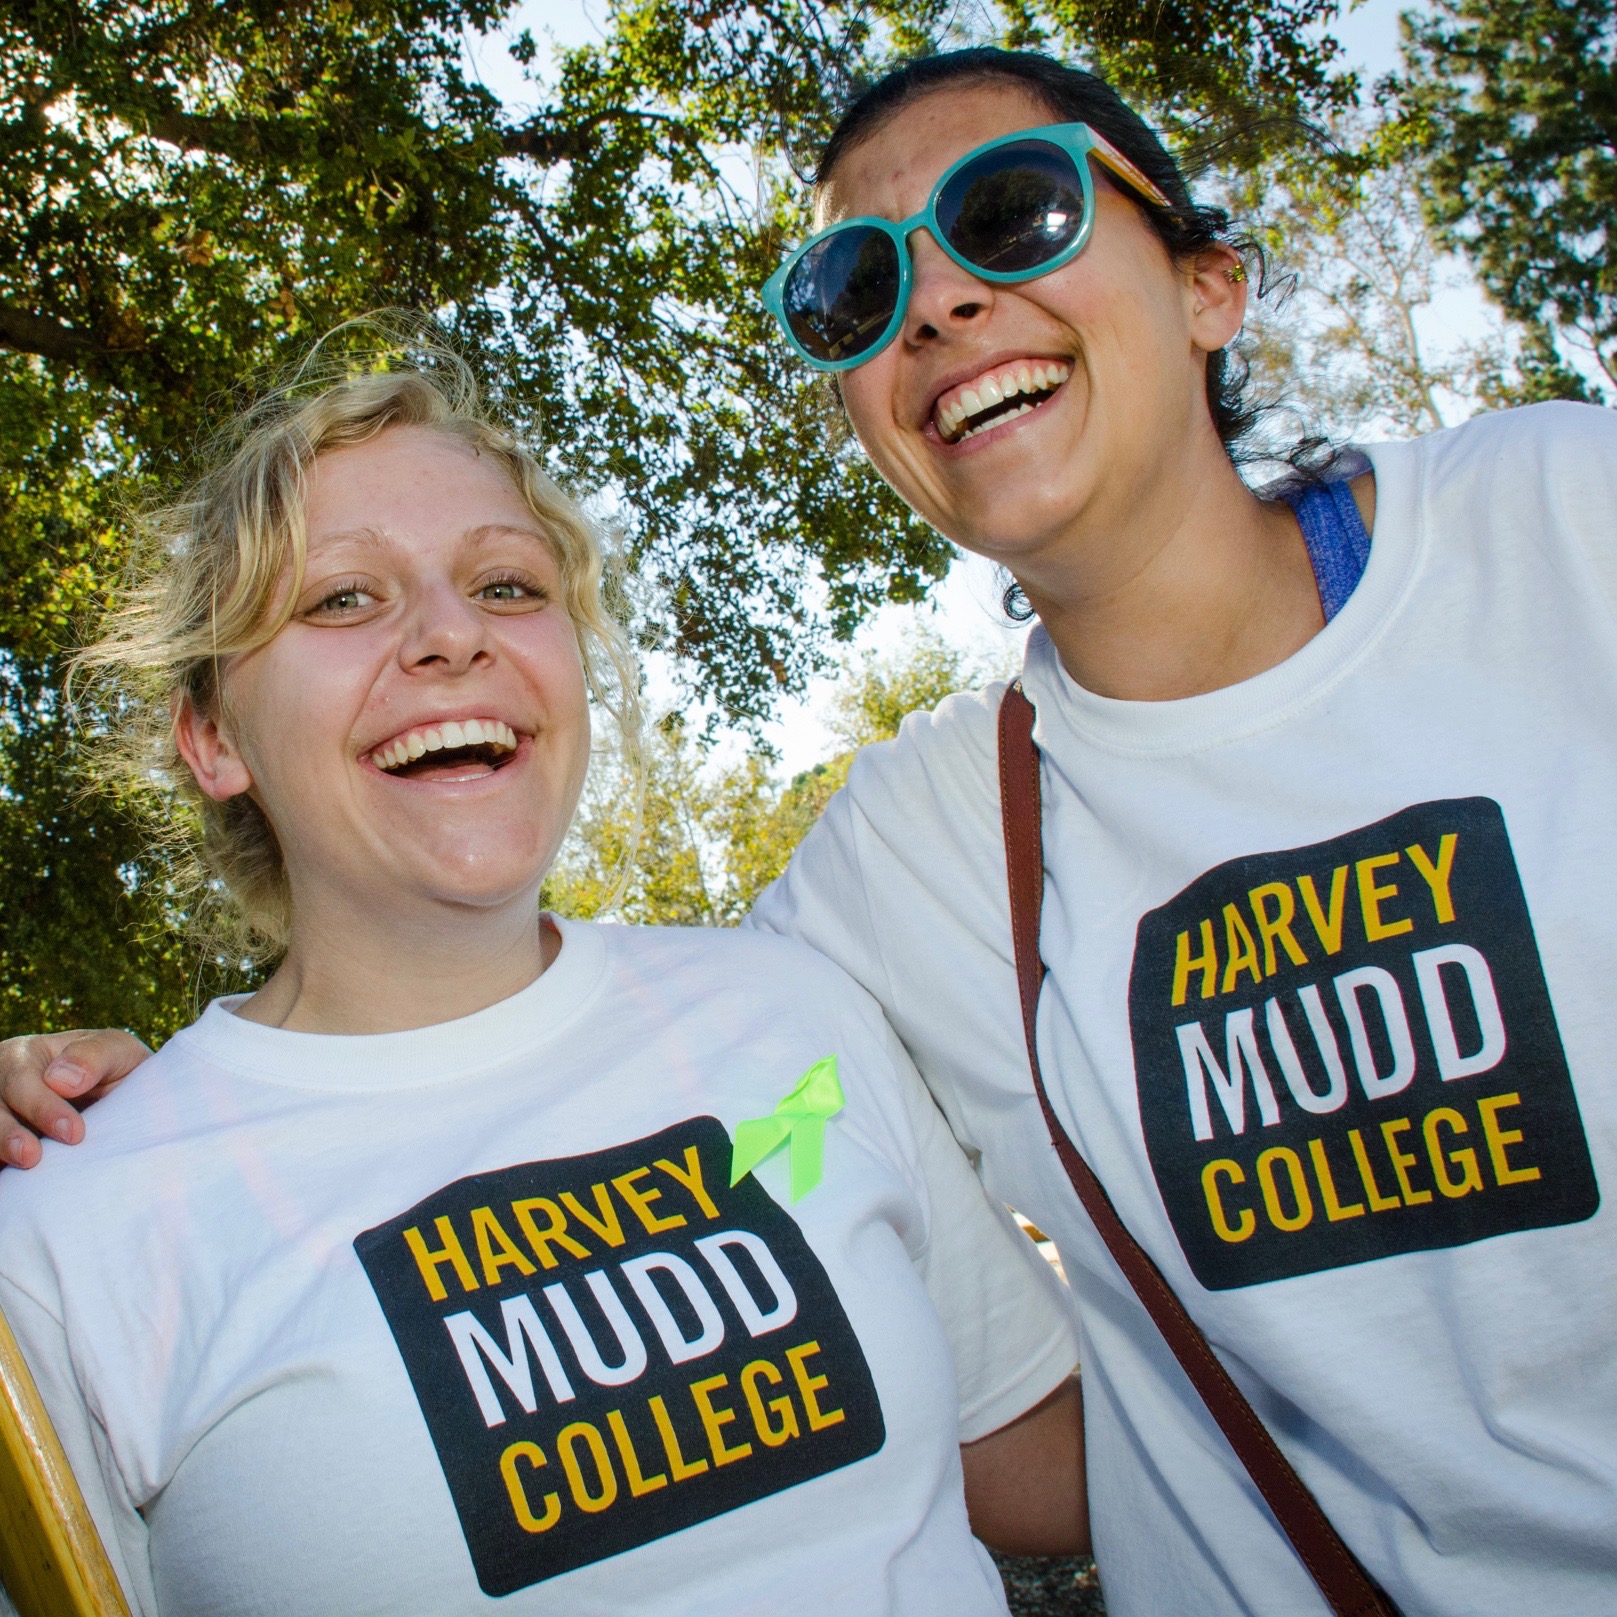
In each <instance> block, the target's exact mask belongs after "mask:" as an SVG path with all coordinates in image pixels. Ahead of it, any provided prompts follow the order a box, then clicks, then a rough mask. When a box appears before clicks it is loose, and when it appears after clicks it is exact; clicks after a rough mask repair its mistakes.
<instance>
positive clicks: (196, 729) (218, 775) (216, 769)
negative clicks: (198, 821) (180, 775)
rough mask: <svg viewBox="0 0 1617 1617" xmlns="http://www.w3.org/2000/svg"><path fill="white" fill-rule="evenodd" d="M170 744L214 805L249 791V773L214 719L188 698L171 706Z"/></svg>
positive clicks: (250, 776) (233, 745) (232, 744)
mask: <svg viewBox="0 0 1617 1617" xmlns="http://www.w3.org/2000/svg"><path fill="white" fill-rule="evenodd" d="M174 745H175V746H176V747H177V748H178V749H179V753H180V756H181V757H182V758H183V759H184V760H185V761H186V764H187V765H188V766H189V768H190V770H191V773H192V774H193V775H194V776H196V783H197V785H198V786H200V787H201V788H202V790H203V791H204V792H205V793H206V794H207V795H208V796H209V797H211V798H212V799H213V800H214V801H215V802H216V803H223V802H224V801H226V799H228V798H232V797H240V796H241V794H242V793H243V792H247V791H251V790H252V785H253V777H252V773H251V772H250V771H249V770H248V768H247V765H246V762H245V761H244V760H243V758H242V756H241V754H240V752H238V751H237V750H236V745H235V743H234V742H233V741H232V740H231V739H230V736H229V735H228V734H227V733H226V732H225V730H224V729H223V728H222V727H221V725H220V723H219V721H218V719H216V718H214V717H212V716H211V715H209V714H206V713H203V712H202V711H201V710H200V709H199V708H198V707H197V706H196V704H195V703H194V702H193V701H192V700H191V698H190V697H189V696H182V697H180V698H178V700H177V701H176V702H175V704H174Z"/></svg>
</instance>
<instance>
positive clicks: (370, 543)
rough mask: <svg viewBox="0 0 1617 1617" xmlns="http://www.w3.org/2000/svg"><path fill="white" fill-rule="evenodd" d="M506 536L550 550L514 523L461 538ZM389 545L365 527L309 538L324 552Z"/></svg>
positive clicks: (487, 525)
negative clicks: (527, 540)
mask: <svg viewBox="0 0 1617 1617" xmlns="http://www.w3.org/2000/svg"><path fill="white" fill-rule="evenodd" d="M507 534H509V535H512V536H514V537H516V538H519V539H532V540H535V541H536V542H537V543H539V544H541V545H543V546H544V547H545V548H546V549H547V550H548V549H549V548H550V541H549V539H547V538H546V537H545V535H544V534H543V533H541V532H540V530H539V529H538V528H526V527H521V526H519V525H518V524H516V523H514V522H483V523H479V524H478V526H477V527H475V528H468V529H467V530H466V531H465V533H464V534H463V535H462V537H463V538H465V539H469V540H471V541H473V542H474V543H479V544H480V543H482V542H484V541H485V540H489V539H497V538H499V537H501V536H502V535H507ZM389 543H391V540H390V538H389V536H388V535H387V534H386V533H385V532H384V531H383V530H382V529H380V528H372V527H369V526H366V527H362V528H344V529H342V530H341V531H340V532H338V533H328V534H321V535H319V536H318V538H311V546H310V548H311V549H312V548H313V546H314V545H316V544H317V545H318V546H319V547H320V549H321V550H326V549H329V548H331V547H333V546H336V545H358V546H361V547H364V548H366V549H380V548H382V547H384V546H386V545H388V544H389Z"/></svg>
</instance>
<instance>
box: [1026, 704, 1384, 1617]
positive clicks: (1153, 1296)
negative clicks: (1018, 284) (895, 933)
mask: <svg viewBox="0 0 1617 1617" xmlns="http://www.w3.org/2000/svg"><path fill="white" fill-rule="evenodd" d="M999 791H1000V805H1001V812H1002V815H1003V818H1004V824H1005V867H1006V876H1007V879H1008V881H1009V884H1010V891H1011V937H1012V940H1013V942H1014V944H1015V948H1016V980H1017V985H1018V987H1019V988H1020V990H1021V997H1022V1026H1023V1029H1024V1030H1025V1032H1026V1034H1027V1057H1028V1065H1029V1066H1030V1067H1031V1068H1032V1071H1033V1087H1034V1089H1035V1091H1036V1092H1037V1093H1038V1097H1039V1105H1040V1107H1041V1108H1042V1109H1043V1111H1044V1121H1045V1125H1046V1127H1047V1128H1048V1129H1049V1130H1050V1139H1051V1141H1052V1143H1053V1144H1054V1145H1055V1148H1056V1154H1057V1156H1059V1157H1060V1159H1061V1165H1062V1167H1064V1168H1065V1169H1066V1170H1067V1177H1068V1178H1069V1179H1070V1180H1071V1181H1072V1188H1073V1189H1074V1190H1075V1191H1077V1192H1078V1199H1079V1201H1080V1202H1082V1203H1083V1206H1084V1211H1085V1212H1086V1213H1088V1214H1089V1217H1090V1219H1091V1221H1092V1222H1093V1223H1094V1226H1095V1228H1096V1229H1097V1230H1098V1231H1099V1232H1100V1237H1101V1239H1102V1240H1103V1241H1104V1242H1105V1243H1106V1246H1107V1249H1108V1250H1109V1251H1110V1252H1111V1254H1112V1256H1113V1257H1114V1258H1115V1259H1116V1260H1117V1265H1118V1267H1119V1268H1120V1269H1121V1270H1122V1271H1123V1273H1124V1274H1125V1275H1126V1276H1127V1277H1128V1282H1129V1284H1130V1285H1131V1286H1133V1288H1134V1290H1135V1292H1136V1294H1137V1295H1138V1296H1139V1299H1140V1301H1141V1302H1142V1303H1143V1304H1144V1305H1145V1310H1146V1312H1147V1313H1148V1314H1149V1315H1150V1316H1151V1318H1152V1319H1153V1320H1154V1321H1155V1322H1156V1327H1157V1329H1158V1330H1159V1331H1161V1332H1162V1335H1163V1339H1164V1340H1165V1341H1166V1342H1167V1344H1168V1346H1169V1347H1170V1348H1172V1349H1173V1355H1174V1357H1175V1358H1176V1359H1178V1361H1179V1363H1180V1365H1181V1366H1182V1367H1183V1369H1184V1372H1185V1374H1186V1375H1187V1376H1189V1377H1190V1383H1191V1385H1192V1386H1193V1387H1194V1388H1195V1389H1196V1391H1197V1392H1198V1393H1200V1394H1201V1398H1202V1402H1203V1403H1205V1404H1206V1405H1207V1408H1208V1411H1209V1412H1210V1413H1211V1415H1212V1417H1213V1419H1214V1420H1215V1421H1217V1422H1218V1425H1219V1429H1220V1430H1221V1431H1222V1432H1223V1433H1224V1435H1225V1437H1226V1438H1228V1439H1229V1443H1230V1447H1231V1448H1232V1449H1234V1450H1235V1455H1236V1458H1237V1459H1238V1460H1240V1462H1241V1464H1242V1465H1244V1466H1245V1467H1246V1469H1247V1473H1248V1475H1249V1476H1250V1477H1251V1478H1252V1481H1253V1484H1254V1485H1255V1486H1256V1488H1257V1490H1258V1492H1259V1493H1261V1494H1262V1495H1263V1497H1264V1500H1265V1501H1266V1502H1267V1504H1268V1506H1269V1509H1270V1510H1272V1511H1273V1512H1274V1515H1275V1519H1276V1520H1277V1521H1278V1522H1279V1523H1280V1527H1281V1530H1282V1531H1283V1532H1284V1533H1285V1535H1286V1536H1287V1538H1289V1539H1290V1540H1291V1543H1292V1548H1293V1549H1295V1550H1296V1552H1297V1554H1298V1556H1299V1557H1300V1559H1301V1560H1302V1563H1303V1565H1304V1566H1305V1567H1307V1568H1308V1570H1309V1572H1310V1573H1311V1574H1312V1576H1313V1579H1314V1582H1315V1583H1316V1584H1318V1585H1319V1592H1320V1593H1321V1594H1322V1595H1323V1596H1324V1597H1325V1601H1326V1604H1327V1605H1329V1606H1330V1608H1331V1610H1332V1611H1333V1612H1336V1613H1337V1614H1338V1617H1398V1614H1397V1608H1396V1607H1395V1606H1394V1605H1393V1604H1392V1602H1391V1601H1390V1600H1388V1598H1387V1597H1386V1595H1384V1594H1383V1593H1382V1592H1381V1590H1380V1589H1379V1588H1377V1587H1376V1585H1375V1584H1374V1583H1373V1582H1372V1581H1371V1579H1370V1576H1369V1574H1368V1573H1366V1572H1365V1570H1364V1568H1363V1567H1362V1566H1360V1565H1359V1562H1358V1559H1357V1557H1355V1555H1354V1554H1353V1552H1352V1550H1350V1549H1349V1548H1348V1547H1347V1545H1346V1544H1344V1543H1343V1542H1342V1540H1341V1538H1340V1536H1339V1535H1338V1534H1337V1531H1336V1529H1335V1528H1334V1527H1332V1526H1331V1524H1330V1522H1329V1521H1328V1520H1327V1519H1326V1516H1325V1513H1324V1511H1322V1510H1321V1509H1320V1508H1319V1505H1318V1503H1317V1502H1316V1501H1315V1499H1314V1496H1313V1495H1312V1494H1311V1493H1310V1492H1309V1491H1308V1487H1307V1484H1305V1483H1304V1481H1303V1479H1302V1478H1301V1477H1299V1476H1298V1475H1297V1473H1296V1471H1295V1470H1293V1469H1292V1466H1291V1462H1290V1461H1289V1460H1287V1459H1286V1457H1285V1455H1283V1454H1282V1453H1281V1452H1280V1450H1279V1448H1278V1447H1277V1446H1276V1444H1275V1441H1274V1439H1273V1438H1272V1437H1270V1435H1269V1433H1268V1430H1267V1429H1266V1428H1265V1426H1264V1424H1263V1422H1262V1421H1261V1420H1259V1419H1258V1416H1257V1413H1256V1412H1255V1411H1254V1410H1253V1408H1252V1406H1251V1404H1249V1403H1248V1402H1247V1401H1246V1398H1245V1397H1244V1396H1243V1395H1242V1392H1241V1389H1240V1388H1239V1387H1237V1386H1236V1385H1235V1383H1234V1382H1233V1381H1232V1380H1231V1379H1230V1375H1229V1372H1228V1371H1227V1370H1226V1369H1225V1368H1224V1366H1223V1365H1222V1364H1220V1363H1219V1361H1218V1359H1217V1357H1216V1356H1215V1355H1214V1353H1213V1350H1212V1348H1210V1347H1209V1346H1208V1345H1207V1338H1206V1337H1205V1336H1203V1335H1202V1332H1201V1328H1200V1327H1199V1326H1198V1325H1197V1324H1196V1322H1195V1321H1194V1320H1193V1319H1192V1318H1191V1317H1190V1315H1189V1314H1188V1313H1187V1312H1186V1311H1185V1305H1184V1304H1183V1303H1182V1302H1180V1301H1179V1298H1178V1297H1177V1296H1176V1295H1175V1294H1174V1290H1173V1288H1172V1287H1171V1286H1170V1285H1169V1284H1168V1282H1167V1281H1166V1280H1165V1279H1164V1278H1163V1275H1162V1271H1161V1270H1160V1269H1158V1268H1157V1266H1156V1264H1155V1263H1153V1262H1152V1261H1151V1258H1150V1256H1149V1254H1148V1253H1147V1252H1146V1250H1145V1248H1144V1247H1142V1246H1141V1245H1140V1243H1139V1242H1138V1241H1136V1240H1135V1239H1134V1237H1133V1236H1132V1235H1130V1234H1129V1232H1128V1230H1127V1229H1126V1228H1125V1227H1124V1224H1123V1221H1122V1220H1121V1219H1120V1218H1119V1217H1118V1216H1117V1209H1116V1208H1115V1207H1113V1206H1112V1200H1111V1197H1109V1196H1108V1195H1107V1194H1106V1190H1105V1187H1104V1186H1103V1185H1102V1184H1101V1182H1100V1180H1098V1179H1097V1178H1096V1177H1095V1175H1094V1173H1093V1171H1092V1170H1091V1169H1090V1166H1089V1164H1088V1163H1087V1162H1085V1161H1084V1159H1083V1158H1082V1157H1081V1156H1079V1154H1078V1151H1077V1149H1076V1147H1075V1146H1074V1145H1073V1143H1072V1141H1071V1140H1070V1139H1068V1138H1067V1133H1066V1130H1065V1129H1063V1128H1062V1126H1061V1122H1060V1120H1059V1119H1058V1118H1057V1117H1056V1114H1055V1111H1054V1109H1053V1108H1052V1107H1051V1105H1050V1097H1049V1094H1048V1093H1047V1092H1046V1090H1045V1087H1044V1075H1043V1073H1042V1072H1041V1071H1040V1070H1039V1046H1038V1037H1037V1031H1036V1029H1037V1025H1038V1013H1039V990H1040V988H1041V987H1042V986H1043V984H1044V975H1045V966H1044V961H1043V960H1042V959H1041V958H1040V955H1039V912H1040V910H1041V909H1042V908H1043V905H1044V833H1043V824H1042V819H1041V814H1040V806H1039V753H1038V748H1037V747H1035V746H1034V744H1033V704H1032V703H1031V702H1029V701H1028V699H1027V697H1026V696H1024V695H1023V693H1022V686H1021V682H1020V681H1017V682H1016V683H1014V684H1013V685H1012V686H1011V688H1010V689H1009V690H1008V691H1007V692H1006V693H1005V699H1004V701H1003V702H1001V704H1000V709H999Z"/></svg>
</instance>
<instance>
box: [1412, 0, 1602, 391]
mask: <svg viewBox="0 0 1617 1617" xmlns="http://www.w3.org/2000/svg"><path fill="white" fill-rule="evenodd" d="M1405 28H1406V35H1405V45H1406V48H1405V56H1406V74H1405V76H1404V77H1403V78H1402V80H1401V81H1399V82H1396V83H1395V84H1394V85H1393V86H1392V87H1391V89H1392V93H1393V94H1394V95H1395V96H1396V97H1397V98H1398V100H1399V101H1400V102H1401V104H1402V106H1403V108H1404V109H1405V112H1406V116H1407V118H1408V120H1409V125H1410V128H1411V131H1412V132H1413V134H1414V135H1415V136H1416V138H1418V139H1419V141H1420V142H1421V145H1422V146H1423V148H1424V151H1425V155H1426V173H1427V175H1428V177H1429V181H1430V191H1429V195H1428V206H1429V210H1430V214H1431V217H1432V220H1433V222H1434V223H1435V224H1436V225H1437V226H1438V228H1439V229H1440V230H1441V231H1442V232H1443V234H1444V236H1445V238H1446V239H1447V240H1448V241H1449V242H1450V243H1452V244H1454V245H1456V246H1458V247H1459V248H1461V249H1462V250H1463V251H1464V252H1465V253H1466V254H1467V255H1468V256H1469V257H1470V259H1471V260H1472V262H1473V263H1474V264H1475V265H1476V268H1477V273H1478V275H1479V276H1480V278H1481V280H1482V282H1483V284H1484V285H1485V286H1486V287H1487V288H1488V291H1489V292H1490V293H1491V294H1492V295H1493V297H1494V298H1495V299H1497V301H1498V302H1499V304H1500V306H1501V307H1502V308H1503V309H1505V311H1506V312H1507V313H1508V314H1510V315H1511V316H1512V317H1513V318H1514V319H1515V320H1516V321H1518V322H1519V323H1520V324H1521V326H1522V327H1523V328H1524V329H1525V330H1526V332H1527V333H1528V341H1527V345H1526V350H1525V352H1524V355H1523V362H1522V367H1521V369H1522V380H1521V383H1520V385H1519V387H1518V388H1517V389H1516V392H1517V395H1518V396H1520V397H1523V398H1542V397H1554V396H1570V397H1583V396H1586V390H1585V388H1584V384H1583V383H1582V381H1581V380H1580V378H1579V377H1578V375H1577V374H1576V373H1574V372H1573V371H1572V370H1570V369H1569V367H1568V366H1567V364H1566V363H1565V361H1564V359H1563V358H1562V357H1560V353H1559V352H1558V349H1563V347H1564V349H1565V350H1570V349H1578V350H1581V351H1582V352H1583V353H1584V354H1586V355H1588V356H1590V357H1591V358H1592V359H1593V360H1594V362H1595V364H1596V366H1597V367H1598V368H1599V370H1600V371H1601V372H1602V373H1603V374H1604V376H1605V379H1606V381H1607V382H1608V383H1609V384H1610V386H1611V387H1612V389H1613V390H1614V392H1617V248H1614V243H1613V237H1612V220H1613V218H1614V216H1617V0H1435V4H1434V5H1433V6H1432V9H1431V12H1430V14H1429V15H1426V16H1422V15H1421V14H1420V13H1409V14H1407V15H1406V19H1405ZM1501 391H1502V392H1504V393H1505V394H1507V396H1508V393H1509V391H1510V390H1509V389H1508V388H1501Z"/></svg>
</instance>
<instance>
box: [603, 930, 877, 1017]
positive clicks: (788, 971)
mask: <svg viewBox="0 0 1617 1617" xmlns="http://www.w3.org/2000/svg"><path fill="white" fill-rule="evenodd" d="M573 924H574V925H577V924H578V923H576V922H575V923H573ZM599 931H600V933H601V935H602V937H603V940H604V941H605V943H606V946H607V952H608V958H609V959H610V960H611V962H612V964H613V966H614V967H615V968H616V969H617V970H618V971H619V972H620V973H624V974H626V975H627V976H629V977H631V978H633V979H635V980H637V981H652V980H654V981H657V982H661V983H665V984H678V986H679V989H680V992H681V995H682V997H684V998H685V999H686V1001H687V1002H688V1003H696V1002H699V1001H712V1000H716V999H721V998H727V997H730V996H732V995H737V994H739V995H742V996H744V997H746V998H747V999H748V1000H750V1001H752V1002H754V1003H755V1004H756V1003H759V1002H761V1003H764V1004H769V1003H772V1002H776V1001H779V1002H780V1003H781V1004H782V1005H783V1006H787V1005H789V1006H791V1007H792V1008H793V1009H794V1010H801V1009H802V1008H804V1006H805V1004H806V1002H809V1001H813V1002H817V1003H818V1004H820V1005H821V1006H822V1007H829V1006H842V1007H845V1008H848V1009H855V1010H858V1011H860V1012H861V1013H866V1014H868V1013H869V1012H870V1011H872V1010H873V1007H872V1006H871V1003H870V999H869V996H868V995H867V994H866V993H865V992H864V990H863V989H861V988H860V987H859V985H858V984H857V983H856V982H854V980H853V979H852V978H851V977H850V976H849V975H848V974H847V972H845V971H844V970H843V969H842V968H841V967H840V966H838V965H837V964H836V963H835V962H834V961H832V960H829V959H827V958H826V956H825V955H823V954H821V953H820V952H819V951H818V950H817V949H814V948H811V947H810V946H809V945H808V944H806V943H803V942H800V941H799V940H798V939H797V938H795V937H790V936H787V935H784V934H782V933H777V932H767V931H763V930H761V929H759V928H757V927H746V926H744V927H703V926H617V925H611V924H606V925H602V926H600V927H599Z"/></svg>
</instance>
